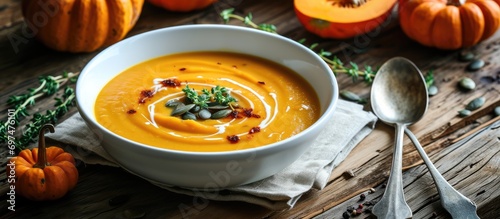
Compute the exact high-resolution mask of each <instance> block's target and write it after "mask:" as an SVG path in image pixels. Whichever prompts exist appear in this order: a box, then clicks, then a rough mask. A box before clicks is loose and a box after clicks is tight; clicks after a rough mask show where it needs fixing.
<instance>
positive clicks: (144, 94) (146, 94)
mask: <svg viewBox="0 0 500 219" xmlns="http://www.w3.org/2000/svg"><path fill="white" fill-rule="evenodd" d="M153 95H154V93H153V91H152V90H143V91H141V94H140V98H139V103H145V102H146V99H148V98H151V97H152V96H153Z"/></svg>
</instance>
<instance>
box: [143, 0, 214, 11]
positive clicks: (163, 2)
mask: <svg viewBox="0 0 500 219" xmlns="http://www.w3.org/2000/svg"><path fill="white" fill-rule="evenodd" d="M148 1H149V2H150V3H151V4H153V5H156V6H158V7H161V8H164V9H167V10H169V11H178V12H189V11H194V10H200V9H203V8H206V7H208V6H209V5H211V4H213V3H214V2H216V1H217V0H148Z"/></svg>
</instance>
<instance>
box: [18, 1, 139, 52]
mask: <svg viewBox="0 0 500 219" xmlns="http://www.w3.org/2000/svg"><path fill="white" fill-rule="evenodd" d="M143 3H144V0H109V1H108V0H106V1H83V0H23V1H22V12H23V16H24V20H25V21H26V23H27V24H28V27H29V28H30V30H31V32H33V33H34V34H35V36H36V38H37V39H38V40H39V41H41V42H42V43H43V44H45V45H46V46H47V47H49V48H52V49H55V50H58V51H67V52H75V53H76V52H92V51H95V50H97V49H99V48H101V47H104V46H108V45H111V44H113V43H116V42H118V41H120V40H121V39H123V38H124V37H125V35H126V34H127V33H128V32H129V31H130V29H132V27H133V26H134V25H135V23H136V22H137V19H138V18H139V15H140V14H141V10H142V5H143Z"/></svg>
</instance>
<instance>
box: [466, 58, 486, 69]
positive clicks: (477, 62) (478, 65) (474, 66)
mask: <svg viewBox="0 0 500 219" xmlns="http://www.w3.org/2000/svg"><path fill="white" fill-rule="evenodd" d="M483 66H484V61H483V60H481V59H475V60H473V61H472V62H471V63H470V64H469V65H467V70H469V71H477V70H479V69H480V68H482V67H483Z"/></svg>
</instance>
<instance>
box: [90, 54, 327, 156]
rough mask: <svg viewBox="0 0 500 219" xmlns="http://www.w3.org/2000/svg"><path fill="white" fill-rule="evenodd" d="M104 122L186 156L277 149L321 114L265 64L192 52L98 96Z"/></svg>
mask: <svg viewBox="0 0 500 219" xmlns="http://www.w3.org/2000/svg"><path fill="white" fill-rule="evenodd" d="M95 115H96V118H97V121H98V122H99V123H100V124H101V125H103V126H104V127H106V128H107V129H109V130H110V131H112V132H114V133H116V134H118V135H120V136H123V137H125V138H127V139H130V140H133V141H136V142H140V143H144V144H147V145H152V146H156V147H160V148H167V149H174V150H182V151H231V150H240V149H246V148H252V147H258V146H262V145H267V144H271V143H274V142H277V141H280V140H283V139H286V138H288V137H290V136H293V135H295V134H297V133H299V132H301V131H302V130H304V129H306V128H307V127H309V126H311V125H312V124H313V123H314V122H315V121H316V120H317V119H318V118H319V116H320V107H319V100H318V98H317V96H316V93H315V92H314V90H313V88H312V87H311V86H310V85H309V84H308V83H307V82H306V81H305V80H304V79H303V78H301V77H300V76H299V75H298V74H297V73H295V72H293V71H292V70H290V69H288V68H286V67H284V66H281V65H279V64H277V63H274V62H271V61H268V60H264V59H262V58H258V57H254V56H248V55H243V54H236V53H227V52H191V53H181V54H174V55H168V56H163V57H159V58H156V59H153V60H149V61H146V62H143V63H140V64H138V65H135V66H133V67H131V68H129V69H127V70H125V71H124V72H122V73H120V74H119V75H118V76H116V77H115V78H113V79H112V80H111V81H110V82H109V83H108V84H106V86H105V87H104V88H103V89H102V91H101V92H100V93H99V95H98V97H97V100H96V104H95Z"/></svg>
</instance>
